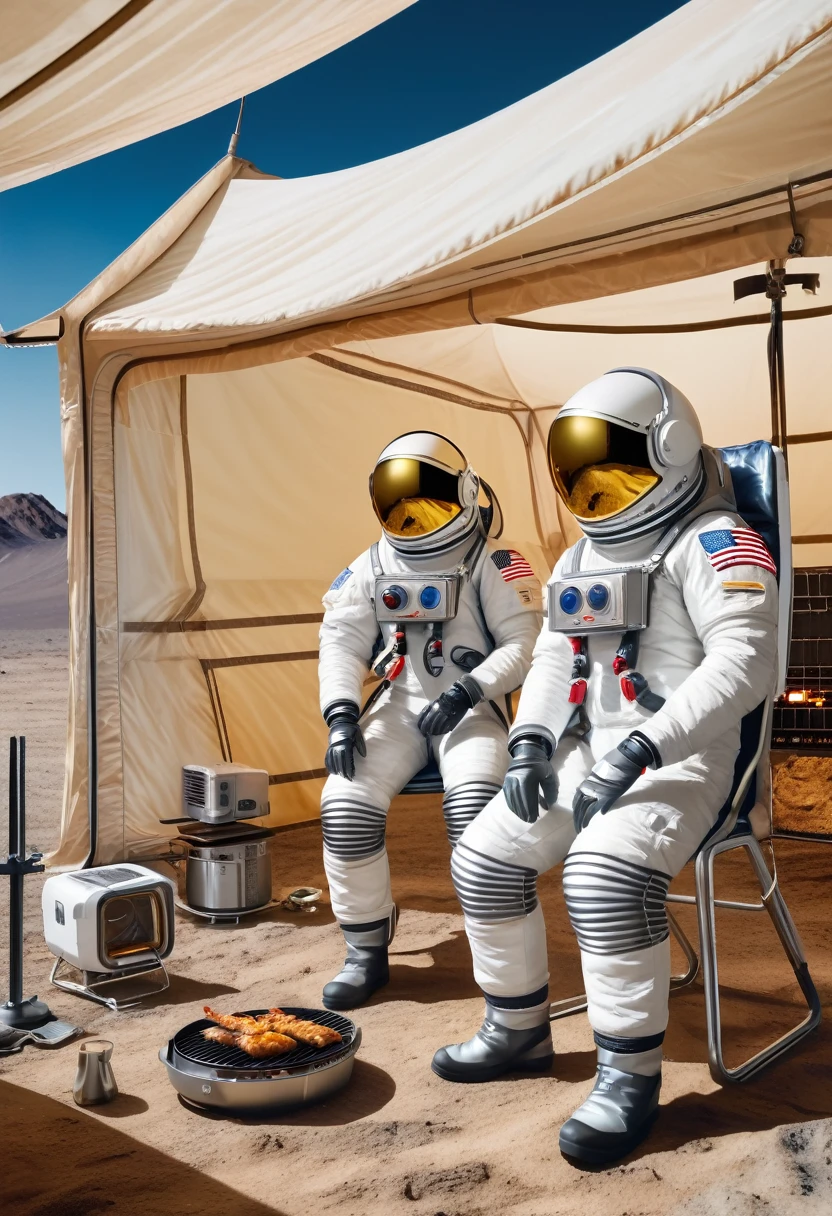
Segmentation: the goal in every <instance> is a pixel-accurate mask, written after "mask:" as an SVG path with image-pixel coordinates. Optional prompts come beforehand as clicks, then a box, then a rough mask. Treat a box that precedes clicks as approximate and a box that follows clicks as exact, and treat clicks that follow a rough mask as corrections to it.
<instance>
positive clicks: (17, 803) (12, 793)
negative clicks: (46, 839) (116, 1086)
mask: <svg viewBox="0 0 832 1216" xmlns="http://www.w3.org/2000/svg"><path fill="white" fill-rule="evenodd" d="M42 856H43V854H42V853H31V854H30V855H29V856H28V857H27V856H26V739H25V737H24V736H23V735H21V736H20V738H19V739H17V738H16V737H14V736H12V738H11V739H10V740H9V855H8V858H7V859H6V861H4V862H2V863H0V874H8V875H9V888H10V890H9V999H8V1001H7V1002H6V1003H5V1005H2V1006H0V1023H2V1024H3V1025H5V1026H12V1027H13V1028H14V1029H15V1030H36V1029H37V1028H38V1027H39V1026H43V1025H45V1023H46V1022H51V1021H52V1020H53V1017H54V1015H53V1013H52V1011H51V1010H50V1008H49V1006H48V1005H46V1004H45V1003H44V1002H43V1001H39V1000H38V998H37V997H36V996H30V997H29V998H28V999H27V1000H24V999H23V879H24V877H25V875H27V874H42V873H43V871H44V869H45V867H44V866H42V865H40V860H41V857H42Z"/></svg>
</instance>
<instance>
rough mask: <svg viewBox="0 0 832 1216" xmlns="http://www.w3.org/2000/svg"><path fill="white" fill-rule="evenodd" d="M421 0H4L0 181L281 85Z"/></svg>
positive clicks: (6, 183) (72, 160) (60, 164)
mask: <svg viewBox="0 0 832 1216" xmlns="http://www.w3.org/2000/svg"><path fill="white" fill-rule="evenodd" d="M412 3H413V0H246V3H245V4H243V3H239V0H238V2H237V3H228V0H48V2H47V0H38V2H37V3H35V4H28V5H27V4H21V3H20V0H0V29H2V31H3V36H2V39H0V190H7V189H9V188H10V187H12V186H20V185H22V184H23V183H24V182H31V181H34V180H35V179H36V178H38V177H43V176H44V175H45V174H47V173H55V172H57V170H58V169H65V168H66V167H67V166H68V165H76V164H78V163H79V161H84V160H89V159H90V158H91V157H93V156H102V155H103V154H104V153H105V152H112V151H113V149H115V148H123V147H124V146H125V144H129V143H133V142H134V141H135V140H138V139H146V138H147V137H148V136H150V135H156V134H157V133H158V132H159V131H167V130H168V129H169V128H170V127H175V126H177V125H178V124H179V123H182V122H187V121H188V120H189V119H191V118H198V117H199V116H200V115H201V114H206V113H207V112H208V111H209V110H215V109H216V108H217V107H218V106H221V105H224V104H225V103H226V102H228V101H234V100H235V99H236V98H238V97H241V96H242V95H243V94H245V93H250V92H252V91H253V90H254V89H259V88H262V87H263V85H266V84H271V82H272V81H274V80H278V79H279V78H280V77H281V76H287V75H288V74H289V73H290V72H295V71H297V69H298V68H302V67H304V66H305V65H306V64H307V63H311V62H312V61H313V60H314V59H319V58H320V57H321V56H322V55H326V54H328V53H329V52H330V51H334V50H335V48H336V47H339V46H342V45H343V44H344V43H345V42H350V41H351V40H352V39H353V38H357V37H358V35H359V34H363V33H364V32H365V31H366V30H368V29H371V28H372V26H374V25H378V24H379V22H381V21H386V20H387V18H388V17H392V16H393V14H394V13H398V12H400V11H401V10H402V9H404V8H407V7H408V5H409V4H412Z"/></svg>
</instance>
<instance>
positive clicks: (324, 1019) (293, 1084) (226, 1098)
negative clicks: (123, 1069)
mask: <svg viewBox="0 0 832 1216" xmlns="http://www.w3.org/2000/svg"><path fill="white" fill-rule="evenodd" d="M284 1012H285V1013H289V1014H295V1016H296V1017H299V1018H303V1019H304V1020H306V1021H308V1022H317V1023H318V1024H319V1025H321V1026H330V1027H331V1028H332V1029H333V1030H337V1031H338V1033H339V1034H340V1035H341V1042H340V1043H332V1044H330V1045H329V1046H328V1047H312V1046H311V1045H308V1044H306V1043H298V1045H297V1047H296V1048H295V1049H294V1051H290V1052H287V1053H286V1054H285V1055H282V1056H270V1057H267V1058H266V1059H262V1060H256V1059H254V1058H253V1057H252V1056H250V1055H247V1054H246V1053H245V1052H244V1051H241V1050H240V1048H239V1047H228V1046H226V1045H225V1044H224V1043H213V1042H211V1041H210V1040H208V1039H204V1038H203V1037H202V1031H203V1030H205V1029H206V1028H207V1027H209V1026H213V1025H214V1023H213V1022H211V1021H209V1020H208V1019H207V1018H200V1019H199V1021H198V1022H190V1023H189V1024H188V1025H187V1026H183V1028H182V1029H181V1030H179V1031H177V1033H176V1034H175V1035H174V1036H173V1038H172V1039H170V1040H169V1042H168V1044H167V1046H166V1047H163V1048H162V1050H161V1051H160V1052H159V1059H160V1060H161V1061H162V1063H163V1064H164V1065H165V1067H166V1068H167V1070H168V1077H169V1079H170V1082H171V1085H173V1087H174V1089H175V1090H176V1091H177V1092H178V1093H179V1094H180V1096H181V1097H182V1098H183V1099H184V1101H185V1102H187V1103H189V1104H190V1105H193V1106H196V1107H198V1108H202V1109H209V1110H213V1111H216V1110H220V1111H223V1110H224V1111H228V1112H229V1113H234V1114H239V1113H245V1112H246V1111H248V1112H251V1113H256V1112H265V1111H269V1110H281V1109H286V1108H288V1107H292V1106H306V1105H309V1104H311V1103H312V1102H320V1101H321V1100H322V1099H323V1098H328V1097H329V1096H330V1094H334V1093H335V1092H336V1091H337V1090H339V1089H341V1088H342V1087H343V1086H344V1085H346V1083H347V1081H349V1079H350V1076H351V1074H352V1066H353V1061H354V1059H355V1053H356V1052H357V1051H358V1048H359V1046H360V1044H361V1031H360V1029H359V1028H358V1027H357V1026H356V1025H355V1023H354V1022H351V1021H350V1019H349V1018H345V1017H344V1016H343V1015H342V1014H339V1013H333V1012H331V1011H330V1010H328V1009H298V1008H289V1007H286V1008H285V1009H284ZM261 1013H268V1010H267V1009H250V1010H246V1011H245V1013H244V1014H242V1015H238V1016H248V1017H256V1016H257V1015H258V1014H261Z"/></svg>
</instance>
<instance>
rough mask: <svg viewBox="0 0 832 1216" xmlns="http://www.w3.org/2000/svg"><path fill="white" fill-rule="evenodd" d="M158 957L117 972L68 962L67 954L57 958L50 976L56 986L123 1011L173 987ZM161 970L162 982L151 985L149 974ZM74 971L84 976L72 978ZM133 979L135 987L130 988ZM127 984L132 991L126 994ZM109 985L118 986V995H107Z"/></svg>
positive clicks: (113, 1009)
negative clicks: (80, 978) (147, 980)
mask: <svg viewBox="0 0 832 1216" xmlns="http://www.w3.org/2000/svg"><path fill="white" fill-rule="evenodd" d="M155 958H156V961H155V962H152V963H137V964H136V965H135V966H133V967H124V968H123V969H122V970H121V971H119V972H118V973H117V974H115V975H114V974H112V973H111V972H107V971H81V970H79V968H77V967H73V966H72V964H71V963H68V962H67V961H66V959H65V958H57V959H56V960H55V964H54V966H53V968H52V973H51V975H50V976H49V979H50V982H51V983H53V984H54V985H55V987H56V988H62V989H63V990H64V992H71V993H73V995H75V996H83V997H86V998H87V1000H90V1001H98V1002H99V1004H101V1005H106V1006H107V1008H108V1009H112V1011H113V1012H114V1013H121V1011H122V1010H123V1009H131V1008H132V1007H133V1006H134V1005H138V1004H139V1002H140V1001H143V1000H144V999H145V997H148V996H156V995H157V993H159V992H164V991H165V990H166V989H167V988H169V987H170V977H169V976H168V973H167V971H166V969H165V964H164V963H163V962H162V960H161V959H160V958H159V955H158V954H157V955H156V956H155ZM62 968H63V970H62ZM157 972H161V981H162V982H160V983H158V984H150V985H148V984H147V983H146V982H144V981H145V980H146V977H147V976H150V975H153V974H155V973H157ZM71 973H74V974H75V975H78V976H82V977H83V979H82V980H72V979H70V978H69V974H71ZM131 982H132V985H133V986H132V990H130V985H131ZM125 987H126V988H127V989H128V991H127V993H126V995H123V996H122V993H123V992H124V989H125ZM108 988H110V989H112V988H116V989H118V995H116V996H109V995H107V989H108Z"/></svg>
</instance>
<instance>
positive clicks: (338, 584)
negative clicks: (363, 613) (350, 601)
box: [330, 566, 353, 591]
mask: <svg viewBox="0 0 832 1216" xmlns="http://www.w3.org/2000/svg"><path fill="white" fill-rule="evenodd" d="M352 573H353V572H352V570H350V568H349V566H347V567H346V569H345V570H342V571H341V573H340V574H339V575H338V577H337V578H336V579H335V582H334V583H333V584H332V586H331V587H330V591H340V590H341V588H342V587H343V585H344V583H345V582H346V581H347V579H349V578H352Z"/></svg>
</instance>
